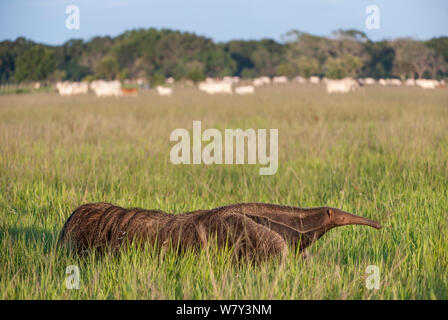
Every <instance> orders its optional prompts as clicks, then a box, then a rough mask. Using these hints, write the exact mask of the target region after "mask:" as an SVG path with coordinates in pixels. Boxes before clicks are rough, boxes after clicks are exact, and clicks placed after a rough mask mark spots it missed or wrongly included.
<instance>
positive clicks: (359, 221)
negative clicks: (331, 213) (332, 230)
mask: <svg viewBox="0 0 448 320" xmlns="http://www.w3.org/2000/svg"><path fill="white" fill-rule="evenodd" d="M335 224H336V225H337V226H346V225H363V226H369V227H372V228H375V229H381V224H379V223H378V222H376V221H373V220H370V219H367V218H364V217H361V216H357V215H356V214H352V213H348V212H344V211H340V212H338V213H337V214H336V216H335Z"/></svg>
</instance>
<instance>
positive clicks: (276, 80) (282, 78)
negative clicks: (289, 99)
mask: <svg viewBox="0 0 448 320" xmlns="http://www.w3.org/2000/svg"><path fill="white" fill-rule="evenodd" d="M272 82H273V83H276V84H284V83H288V78H287V77H285V76H280V77H274V78H273V79H272Z"/></svg>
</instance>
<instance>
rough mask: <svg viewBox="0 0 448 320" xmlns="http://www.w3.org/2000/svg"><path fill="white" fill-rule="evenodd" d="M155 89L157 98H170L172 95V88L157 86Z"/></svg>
mask: <svg viewBox="0 0 448 320" xmlns="http://www.w3.org/2000/svg"><path fill="white" fill-rule="evenodd" d="M156 89H157V93H158V94H159V96H170V95H172V94H173V88H168V87H162V86H157V88H156Z"/></svg>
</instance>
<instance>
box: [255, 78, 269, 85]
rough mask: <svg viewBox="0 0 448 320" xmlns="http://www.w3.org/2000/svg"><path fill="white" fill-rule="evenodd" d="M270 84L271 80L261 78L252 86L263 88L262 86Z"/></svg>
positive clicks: (256, 79)
mask: <svg viewBox="0 0 448 320" xmlns="http://www.w3.org/2000/svg"><path fill="white" fill-rule="evenodd" d="M270 83H271V78H269V77H259V78H255V79H254V81H253V83H252V84H253V85H254V86H255V87H261V86H264V85H265V84H270Z"/></svg>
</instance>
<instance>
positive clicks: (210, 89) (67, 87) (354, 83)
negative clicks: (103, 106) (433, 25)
mask: <svg viewBox="0 0 448 320" xmlns="http://www.w3.org/2000/svg"><path fill="white" fill-rule="evenodd" d="M291 82H292V83H298V84H306V83H309V84H312V85H319V84H320V83H323V84H324V85H325V86H326V90H327V93H329V94H331V93H347V92H352V91H356V90H359V89H360V88H362V87H365V86H370V85H374V84H379V85H381V86H401V85H406V86H419V87H421V88H423V89H435V88H444V87H445V81H444V80H441V81H438V80H431V79H417V80H415V79H407V80H406V81H404V82H402V81H401V80H399V79H379V80H378V81H377V80H375V79H373V78H363V79H352V78H344V79H341V80H335V79H328V78H322V79H321V78H319V77H316V76H313V77H310V78H309V79H306V78H303V77H300V76H298V77H295V78H293V79H292V80H290V79H288V78H287V77H285V76H278V77H273V78H270V77H259V78H255V79H253V80H247V79H245V80H241V79H240V78H239V77H224V78H222V79H214V78H207V79H206V80H205V81H202V82H200V83H199V84H198V88H199V90H200V91H203V92H205V93H207V94H210V95H213V94H232V93H235V94H239V95H248V94H254V93H255V88H257V87H262V86H266V85H271V84H272V85H281V84H287V83H291ZM173 84H174V79H173V78H168V79H167V80H166V84H165V86H157V87H156V90H157V93H158V94H159V95H160V96H171V95H172V94H173V87H172V85H173ZM189 84H190V85H193V83H191V82H190V83H189ZM56 89H57V91H58V92H59V94H60V95H61V96H71V95H79V94H87V93H88V92H89V90H91V91H93V92H94V93H95V95H96V96H97V97H110V96H114V97H118V96H123V95H124V96H136V95H138V89H136V88H123V87H122V85H121V82H120V81H119V80H115V81H105V80H94V81H92V82H90V84H89V83H88V82H69V81H64V82H58V83H57V84H56Z"/></svg>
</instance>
